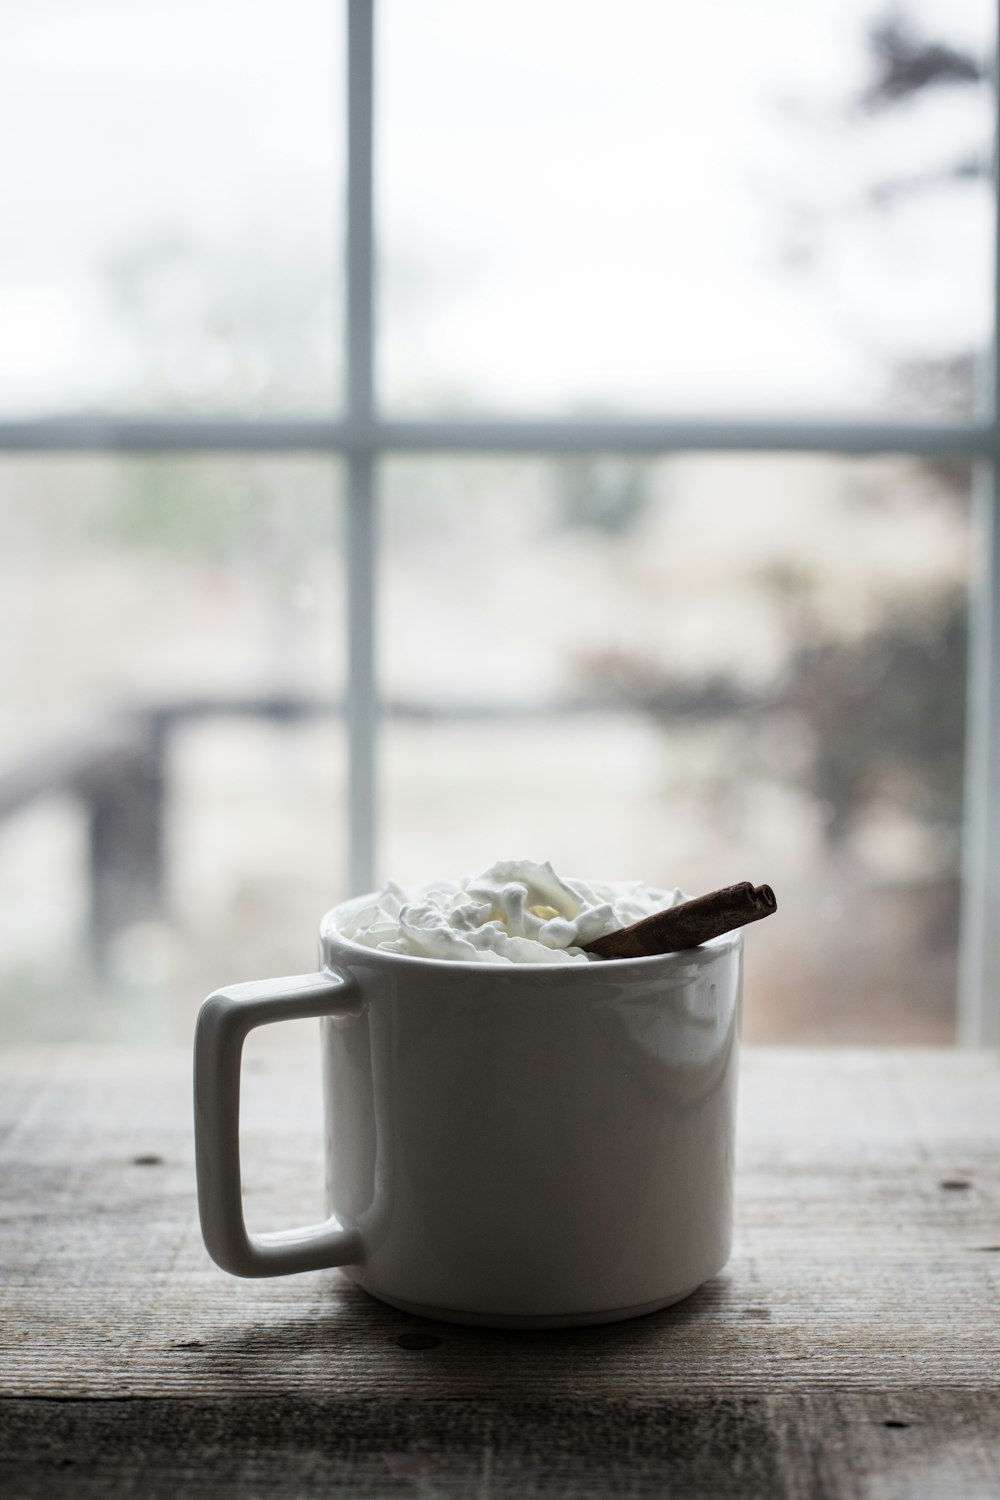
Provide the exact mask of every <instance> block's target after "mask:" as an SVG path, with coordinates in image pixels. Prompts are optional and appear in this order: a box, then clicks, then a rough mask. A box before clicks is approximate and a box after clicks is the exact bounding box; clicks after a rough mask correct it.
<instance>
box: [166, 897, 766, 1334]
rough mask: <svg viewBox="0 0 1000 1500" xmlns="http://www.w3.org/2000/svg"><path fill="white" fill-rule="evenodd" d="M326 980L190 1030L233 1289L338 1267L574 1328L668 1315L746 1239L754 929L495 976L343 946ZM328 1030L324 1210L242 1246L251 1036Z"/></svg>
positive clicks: (414, 1291) (464, 1303)
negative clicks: (698, 943) (742, 1083)
mask: <svg viewBox="0 0 1000 1500" xmlns="http://www.w3.org/2000/svg"><path fill="white" fill-rule="evenodd" d="M372 899H373V898H372V897H371V896H367V897H362V898H360V899H358V900H357V901H352V902H348V903H345V904H344V905H343V906H341V907H338V908H336V909H335V910H334V911H332V912H329V913H327V915H326V917H324V919H323V922H322V924H321V928H320V956H321V965H322V966H321V969H320V970H319V972H317V973H315V974H307V975H300V976H297V977H292V978H286V979H275V980H265V981H257V982H253V983H250V984H237V985H233V986H231V987H230V988H228V989H222V990H219V991H217V992H216V993H215V994H213V995H210V996H209V998H208V999H207V1000H206V1001H205V1003H204V1005H203V1006H202V1008H201V1012H200V1014H199V1017H198V1024H197V1030H196V1034H195V1056H194V1063H195V1068H194V1077H195V1143H196V1159H197V1173H198V1202H199V1210H200V1214H201V1225H202V1233H203V1235H204V1239H205V1244H206V1246H207V1248H208V1251H209V1253H210V1254H211V1256H212V1258H213V1259H214V1260H215V1261H216V1262H217V1264H218V1265H220V1266H221V1267H222V1268H223V1269H224V1270H226V1271H231V1272H232V1273H233V1274H235V1275H237V1276H281V1275H286V1274H288V1273H289V1272H295V1271H309V1270H317V1269H319V1268H321V1267H326V1266H339V1267H340V1268H341V1270H342V1271H343V1272H344V1273H345V1274H346V1275H347V1276H349V1277H351V1279H352V1280H354V1281H356V1282H357V1283H358V1284H359V1285H360V1286H362V1287H364V1288H365V1289H366V1290H367V1291H368V1292H371V1293H372V1294H373V1295H374V1296H376V1297H378V1298H380V1299H382V1300H383V1301H385V1302H389V1303H391V1304H392V1305H394V1306H396V1307H399V1308H402V1309H404V1310H405V1311H407V1312H411V1313H416V1314H419V1315H421V1316H424V1317H430V1318H435V1319H444V1320H450V1321H454V1322H462V1323H478V1324H486V1325H496V1326H507V1327H515V1328H518V1327H519V1328H527V1327H539V1328H545V1327H569V1326H573V1325H579V1324H586V1323H603V1322H613V1321H615V1320H617V1319H620V1318H629V1317H634V1316H636V1315H638V1314H640V1313H646V1312H652V1311H654V1310H655V1309H657V1308H661V1307H666V1306H668V1305H669V1304H670V1303H672V1302H678V1301H680V1300H681V1298H683V1297H686V1296H688V1295H689V1294H690V1293H691V1292H693V1291H694V1290H695V1289H696V1288H697V1287H698V1286H700V1285H701V1284H702V1282H704V1281H706V1280H707V1279H708V1278H709V1277H711V1276H714V1275H715V1274H716V1273H717V1272H718V1271H719V1270H721V1268H722V1266H723V1265H724V1264H725V1262H726V1260H727V1259H728V1256H729V1248H730V1240H731V1232H732V1190H733V1152H734V1136H735V1105H736V1074H737V1057H738V1050H739V1028H740V1010H741V995H742V942H741V937H742V934H741V933H739V932H734V933H727V934H726V935H725V936H724V937H721V938H716V939H714V940H713V941H712V942H710V943H707V944H705V945H704V946H703V947H701V948H696V949H689V950H687V951H685V952H683V953H673V954H665V955H662V956H658V957H654V958H633V959H617V960H603V961H595V962H591V963H588V964H573V963H566V964H517V965H509V966H508V965H499V964H495V965H494V964H481V963H455V962H451V961H444V960H436V959H424V958H411V957H409V956H404V955H401V954H395V953H382V952H379V951H377V950H373V949H369V948H365V947H362V946H361V945H359V944H356V943H353V942H351V941H350V940H349V939H347V938H345V937H343V936H342V935H341V933H340V931H339V925H338V924H339V923H340V922H341V920H342V919H343V916H344V914H345V913H346V912H347V911H349V910H352V909H354V908H357V907H361V906H364V905H366V904H370V903H371V901H372ZM304 1016H318V1017H319V1018H320V1053H321V1061H322V1073H323V1094H324V1108H325V1120H326V1125H325V1153H326V1198H327V1204H326V1206H327V1214H328V1217H327V1218H326V1219H325V1220H324V1221H323V1222H322V1223H320V1224H316V1225H311V1226H308V1227H306V1228H302V1229H294V1230H289V1231H284V1232H281V1233H277V1234H266V1235H255V1236H251V1235H249V1234H248V1233H247V1230H246V1226H245V1223H244V1217H243V1204H242V1190H241V1180H240V1156H239V1092H240V1064H241V1055H242V1049H243V1042H244V1039H245V1038H246V1036H247V1034H248V1032H250V1031H251V1030H252V1029H253V1028H254V1027H256V1026H260V1025H262V1024H265V1023H268V1022H273V1021H280V1020H286V1019H296V1018H301V1017H304Z"/></svg>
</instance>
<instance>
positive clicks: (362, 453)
mask: <svg viewBox="0 0 1000 1500" xmlns="http://www.w3.org/2000/svg"><path fill="white" fill-rule="evenodd" d="M347 30H348V36H347V287H346V297H347V311H346V320H345V328H346V341H345V342H346V371H345V393H346V408H347V424H348V427H349V429H350V430H351V431H352V432H353V433H355V434H356V433H364V432H366V431H368V430H369V429H370V425H371V421H372V416H373V411H374V391H373V375H372V371H373V363H374V360H373V321H372V308H373V297H372V287H373V255H374V230H373V212H372V180H373V173H372V119H373V87H374V47H373V39H374V0H348V12H347ZM345 565H346V570H347V578H346V590H347V639H348V654H347V661H348V666H347V739H348V798H349V810H348V825H349V830H350V855H349V860H350V865H349V880H350V887H351V890H352V891H353V892H355V893H357V892H360V891H367V890H370V889H371V888H372V886H373V885H374V884H375V874H376V757H377V749H378V717H379V716H378V685H377V679H376V670H375V616H376V602H375V588H376V578H377V526H376V477H375V465H374V459H373V456H372V454H371V452H370V451H369V450H368V449H367V448H365V447H364V446H361V447H359V446H352V448H351V449H350V451H349V456H348V461H347V531H346V558H345Z"/></svg>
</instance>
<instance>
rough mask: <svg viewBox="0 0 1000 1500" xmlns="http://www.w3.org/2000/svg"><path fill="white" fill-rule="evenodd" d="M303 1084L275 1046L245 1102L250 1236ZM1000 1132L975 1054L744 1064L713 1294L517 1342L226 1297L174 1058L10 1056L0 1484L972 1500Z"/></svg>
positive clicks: (1, 1226) (999, 1384) (3, 1158)
mask: <svg viewBox="0 0 1000 1500" xmlns="http://www.w3.org/2000/svg"><path fill="white" fill-rule="evenodd" d="M316 1072H317V1067H316V1061H315V1057H314V1056H311V1055H301V1054H299V1053H297V1052H294V1053H289V1052H282V1051H280V1050H276V1051H274V1052H272V1053H270V1054H268V1055H267V1056H266V1057H265V1058H263V1059H258V1062H257V1065H256V1068H255V1070H253V1071H251V1072H250V1073H249V1075H248V1077H247V1083H246V1090H245V1093H246V1104H247V1110H246V1115H247V1118H246V1128H245V1132H244V1154H245V1159H246V1162H247V1170H248V1178H249V1188H250V1198H249V1203H250V1205H251V1206H252V1207H253V1210H254V1218H255V1220H256V1221H257V1225H258V1227H264V1224H265V1223H272V1224H273V1223H282V1222H285V1223H290V1222H292V1221H293V1220H296V1219H297V1220H304V1219H307V1218H311V1217H313V1216H314V1213H315V1210H316V1207H317V1202H318V1194H319V1182H320V1169H319V1164H318V1152H319V1145H318V1088H317V1085H316ZM998 1132H1000V1059H998V1058H997V1056H996V1055H995V1054H989V1053H961V1052H930V1051H928V1052H913V1053H897V1052H871V1053H832V1052H798V1051H796V1052H768V1053H756V1054H755V1053H750V1054H749V1055H748V1057H747V1058H746V1060H745V1066H744V1073H743V1089H742V1102H741V1122H740V1141H739V1161H740V1176H739V1195H738V1209H737V1221H738V1232H737V1239H736V1246H735V1250H734V1254H733V1258H732V1260H731V1262H730V1264H729V1266H728V1267H727V1268H726V1271H725V1272H724V1273H723V1274H722V1275H721V1276H720V1277H718V1278H716V1280H715V1281H713V1282H712V1283H710V1284H709V1285H707V1286H706V1287H704V1288H703V1289H702V1290H701V1291H700V1292H699V1293H697V1294H696V1295H695V1296H694V1297H693V1298H691V1299H690V1300H689V1301H688V1302H686V1303H683V1304H680V1305H679V1306H678V1307H676V1308H672V1309H668V1310H667V1311H665V1312H663V1313H660V1314H656V1315H654V1316H652V1317H648V1318H643V1319H638V1320H635V1321H633V1322H631V1323H626V1324H620V1325H610V1326H607V1327H602V1328H595V1329H579V1330H572V1331H569V1332H560V1333H516V1334H512V1333H502V1332H494V1331H487V1330H477V1329H464V1328H460V1327H455V1326H452V1325H444V1324H427V1323H423V1322H419V1321H418V1320H415V1319H413V1318H410V1317H407V1316H405V1315H404V1314H401V1313H398V1312H396V1311H394V1310H393V1309H391V1308H388V1307H385V1306H383V1305H381V1304H379V1303H377V1302H375V1301H374V1300H373V1299H371V1298H369V1297H368V1296H366V1295H365V1294H364V1293H363V1292H361V1291H359V1290H358V1289H357V1288H356V1287H354V1286H353V1285H352V1284H351V1283H349V1282H347V1281H345V1280H344V1279H343V1278H342V1277H340V1276H339V1275H338V1274H337V1273H336V1272H318V1273H314V1274H311V1275H307V1276H301V1277H293V1278H288V1279H284V1280H277V1281H263V1282H242V1281H237V1280H234V1279H231V1278H229V1277H226V1276H225V1275H223V1273H222V1272H219V1271H217V1270H216V1269H215V1268H214V1267H213V1266H212V1265H211V1263H210V1262H209V1261H208V1258H207V1256H206V1254H205V1252H204V1250H203V1248H202V1246H201V1241H200V1236H199V1234H198V1229H197V1223H196V1216H195V1202H194V1184H193V1153H192V1141H191V1124H190V1079H189V1063H188V1059H187V1057H186V1056H182V1055H180V1054H169V1055H166V1056H153V1057H151V1056H142V1055H136V1054H134V1053H131V1052H129V1051H127V1050H123V1051H121V1052H117V1053H115V1052H108V1051H103V1052H100V1051H99V1052H89V1051H86V1050H77V1051H70V1050H65V1051H59V1052H57V1053H48V1052H39V1053H37V1054H35V1055H21V1056H19V1057H9V1058H8V1059H7V1060H6V1062H5V1063H4V1065H3V1069H2V1072H0V1173H2V1181H3V1202H2V1205H0V1271H2V1287H0V1328H2V1335H0V1339H2V1342H0V1397H2V1398H5V1399H0V1458H2V1459H3V1461H4V1462H5V1463H6V1465H7V1471H6V1476H5V1475H4V1471H3V1469H2V1468H0V1479H2V1478H3V1477H6V1478H7V1479H8V1480H9V1483H8V1484H6V1485H0V1487H2V1488H3V1491H4V1493H5V1494H10V1495H11V1496H12V1497H13V1496H15V1495H20V1494H24V1495H25V1496H26V1497H30V1496H34V1495H36V1494H38V1495H41V1494H43V1493H44V1494H45V1495H52V1494H57V1493H59V1492H60V1490H59V1486H60V1485H62V1484H65V1486H66V1487H69V1486H70V1485H72V1488H73V1493H74V1494H79V1495H87V1494H89V1493H91V1492H93V1493H95V1494H96V1493H97V1492H98V1490H100V1492H101V1494H102V1495H103V1494H109V1493H116V1492H122V1493H124V1492H128V1493H141V1494H143V1495H152V1496H155V1495H157V1494H159V1493H160V1492H161V1490H162V1492H163V1493H164V1494H166V1493H167V1491H168V1490H169V1491H170V1492H171V1493H177V1490H178V1488H179V1487H180V1486H182V1485H183V1487H184V1490H185V1492H186V1493H190V1494H192V1495H200V1494H201V1493H202V1492H204V1493H206V1494H207V1493H208V1491H209V1489H212V1491H213V1493H233V1494H236V1493H242V1494H245V1493H257V1492H258V1491H260V1492H263V1491H264V1490H265V1489H266V1490H267V1492H268V1493H273V1494H275V1495H284V1494H288V1495H291V1494H312V1493H324V1494H332V1495H337V1494H348V1493H356V1494H369V1493H371V1494H376V1493H377V1494H385V1495H410V1494H412V1495H424V1496H426V1495H437V1494H440V1495H451V1494H456V1495H457V1494H476V1493H480V1494H483V1495H498V1496H502V1495H507V1494H510V1495H515V1494H517V1495H524V1496H528V1495H532V1494H536V1493H538V1494H541V1493H545V1494H553V1493H565V1494H574V1495H581V1496H586V1495H589V1494H595V1495H596V1494H604V1493H606V1492H607V1491H608V1489H610V1488H614V1489H616V1490H618V1491H620V1492H621V1493H622V1494H623V1495H635V1496H642V1497H645V1496H647V1495H653V1494H656V1495H663V1494H671V1493H678V1494H684V1495H700V1494H705V1495H709V1494H711V1495H714V1496H719V1497H723V1500H724V1497H725V1496H727V1495H729V1494H733V1495H735V1494H740V1495H748V1496H752V1495H756V1494H761V1495H765V1494H766V1495H782V1496H784V1495H788V1496H798V1495H800V1494H801V1495H802V1496H810V1497H811V1496H823V1495H831V1496H841V1495H844V1496H847V1495H871V1496H872V1497H873V1500H894V1497H895V1496H897V1495H899V1496H900V1497H902V1496H904V1495H906V1496H912V1495H918V1496H919V1495H923V1494H926V1495H928V1496H931V1495H943V1494H947V1495H949V1496H952V1495H954V1496H962V1497H965V1496H968V1497H977V1500H978V1497H979V1496H983V1497H985V1496H987V1495H988V1496H991V1497H992V1496H993V1495H995V1494H996V1493H1000V1481H998V1480H997V1479H996V1477H995V1473H994V1461H995V1454H996V1448H997V1445H998V1443H1000V1357H998V1351H1000V1296H998V1293H1000V1153H998V1152H997V1144H998V1140H997V1137H998ZM957 1184H961V1185H957ZM414 1334H417V1335H420V1337H418V1338H417V1340H416V1344H417V1347H414V1346H413V1343H414V1340H413V1335H414ZM533 1413H534V1414H535V1415H534V1416H533V1415H532V1414H533ZM887 1422H888V1423H908V1424H909V1425H907V1426H896V1425H890V1426H886V1425H884V1424H885V1423H887ZM88 1434H90V1436H89V1437H88ZM68 1460H72V1461H71V1462H69V1461H68ZM60 1466H61V1467H60ZM946 1473H947V1474H948V1476H949V1483H948V1485H947V1486H946V1487H944V1486H942V1485H940V1484H939V1487H938V1488H937V1489H934V1488H933V1487H925V1488H921V1487H920V1486H921V1485H924V1484H925V1481H926V1484H927V1485H931V1479H930V1478H929V1477H928V1476H933V1475H935V1474H936V1475H937V1476H938V1480H939V1481H940V1480H941V1477H942V1475H944V1474H946ZM588 1476H589V1477H588ZM588 1484H590V1485H591V1488H589V1489H588V1488H587V1485H588ZM533 1485H534V1486H535V1488H532V1486H533ZM991 1485H992V1488H991ZM352 1486H353V1488H352ZM630 1486H631V1487H630ZM727 1486H728V1487H727Z"/></svg>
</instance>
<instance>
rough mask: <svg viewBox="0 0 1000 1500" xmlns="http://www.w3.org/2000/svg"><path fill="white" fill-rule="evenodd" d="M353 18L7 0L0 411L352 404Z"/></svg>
mask: <svg viewBox="0 0 1000 1500" xmlns="http://www.w3.org/2000/svg"><path fill="white" fill-rule="evenodd" d="M343 24H344V23H343V5H342V4H341V3H337V0H333V3H330V0H282V3H281V4H278V3H276V0H249V3H247V0H213V3H212V4H210V5H200V4H197V3H195V0H143V3H142V4H141V5H139V4H134V3H129V0H99V3H96V4H88V5H75V4H73V3H71V0H7V3H6V4H5V6H4V45H3V48H2V50H0V187H2V193H3V204H4V233H3V235H2V236H0V327H2V329H3V337H2V339H0V413H2V414H7V415H21V414H36V413H48V412H50V411H52V410H55V409H63V410H78V409H98V410H106V409H122V410H136V411H160V410H162V411H192V412H213V411H228V412H239V413H243V412H246V413H253V412H259V411H274V410H287V409H290V408H306V409H314V408H324V409H325V408H329V407H330V406H331V405H332V404H333V403H335V402H336V401H339V397H340V357H339V347H340V342H339V341H340V327H341V323H342V302H343V290H342V286H341V282H340V278H339V275H338V271H339V264H340V259H341V250H340V247H341V239H342V208H341V199H342V194H343V180H344V167H343V161H344V143H343V114H344V84H343V77H342V74H343V38H342V33H343Z"/></svg>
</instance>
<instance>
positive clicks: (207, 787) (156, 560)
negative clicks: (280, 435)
mask: <svg viewBox="0 0 1000 1500" xmlns="http://www.w3.org/2000/svg"><path fill="white" fill-rule="evenodd" d="M339 488H340V475H339V468H338V467H336V466H334V465H332V464H330V463H329V462H326V461H321V460H316V459H284V458H283V459H274V460H270V459H269V460H261V459H252V460H240V459H232V458H225V459H223V458H199V459H157V460H145V459H110V458H109V459H75V458H74V459H68V458H67V459H58V458H50V459H24V460H16V461H15V460H6V461H5V462H4V463H3V464H2V465H0V532H2V543H0V574H2V580H0V642H2V647H0V677H2V683H3V692H2V694H0V725H2V739H3V745H4V752H3V757H2V760H0V1023H2V1025H3V1029H4V1034H5V1035H6V1036H7V1037H8V1038H11V1037H12V1036H13V1037H17V1036H22V1037H28V1038H45V1039H50V1038H58V1037H80V1036H83V1037H109V1036H110V1037H115V1036H129V1037H146V1038H147V1039H148V1038H155V1037H157V1036H176V1037H179V1038H181V1039H183V1040H185V1041H186V1040H187V1039H188V1038H189V1036H190V1028H191V1024H192V1022H193V1017H194V1013H195V1010H196V1008H197V1006H198V1004H199V1003H200V1001H201V1000H202V998H203V997H204V995H205V994H206V993H208V991H209V990H211V989H214V988H216V987H218V986H219V985H220V984H226V983H230V982H234V981H236V980H239V979H250V978H256V977H260V976H261V975H266V974H281V973H299V972H303V971H304V970H305V969H308V968H309V967H310V965H311V963H312V961H313V956H314V926H315V922H316V921H317V919H318V917H319V915H320V914H321V913H322V911H323V910H325V909H326V907H327V906H329V905H331V904H333V902H334V901H335V900H337V899H339V898H340V897H341V896H343V895H344V894H346V890H345V879H346V850H345V849H344V847H343V842H342V840H343V828H344V826H345V817H344V811H345V775H346V772H345V752H344V744H343V738H344V737H343V731H342V724H341V719H340V717H339V715H337V714H335V713H334V712H333V707H334V701H335V700H336V699H337V698H338V697H339V695H340V693H341V692H342V687H343V675H344V671H343V649H342V634H343V631H342V613H343V597H342V595H343V586H342V566H341V537H340V528H341V518H340V513H341V501H340V496H339ZM69 974H72V975H73V983H72V988H71V989H70V988H68V986H67V975H69Z"/></svg>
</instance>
